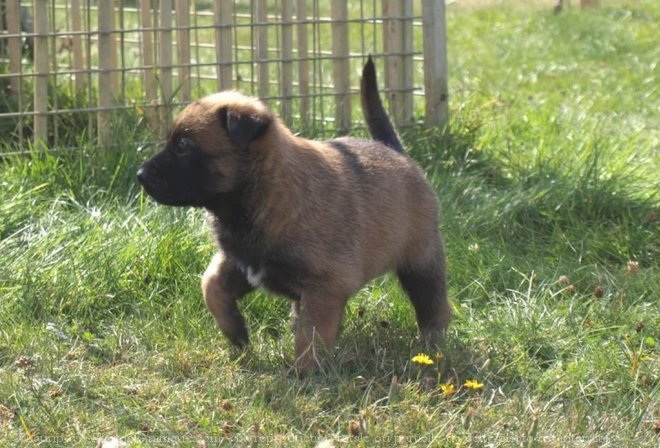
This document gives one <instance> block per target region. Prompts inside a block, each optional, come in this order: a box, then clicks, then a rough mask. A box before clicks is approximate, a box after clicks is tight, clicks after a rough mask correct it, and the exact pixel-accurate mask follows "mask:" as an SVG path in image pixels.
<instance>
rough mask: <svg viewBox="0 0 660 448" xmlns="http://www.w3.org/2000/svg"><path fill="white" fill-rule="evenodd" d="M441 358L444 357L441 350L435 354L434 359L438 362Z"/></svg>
mask: <svg viewBox="0 0 660 448" xmlns="http://www.w3.org/2000/svg"><path fill="white" fill-rule="evenodd" d="M443 359H445V355H443V354H442V352H438V353H436V354H435V360H436V361H438V362H440V361H442V360H443Z"/></svg>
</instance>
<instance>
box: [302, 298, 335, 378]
mask: <svg viewBox="0 0 660 448" xmlns="http://www.w3.org/2000/svg"><path fill="white" fill-rule="evenodd" d="M346 300H347V298H344V297H341V298H337V297H334V298H333V297H327V296H326V297H319V296H315V297H314V296H313V297H310V296H303V297H302V299H301V301H300V306H299V312H300V315H299V317H298V319H297V325H296V328H295V332H296V368H297V369H298V372H299V373H300V374H301V375H305V374H307V373H308V372H310V371H312V370H315V369H317V368H318V367H319V366H320V363H319V355H321V354H322V353H323V352H324V351H325V350H332V349H333V348H334V346H335V340H336V339H337V333H338V332H339V325H340V324H341V318H342V315H343V312H344V305H345V304H346Z"/></svg>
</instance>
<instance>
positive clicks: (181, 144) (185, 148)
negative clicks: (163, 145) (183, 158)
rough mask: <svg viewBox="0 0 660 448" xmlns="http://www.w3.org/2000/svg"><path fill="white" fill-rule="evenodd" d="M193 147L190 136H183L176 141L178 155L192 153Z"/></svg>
mask: <svg viewBox="0 0 660 448" xmlns="http://www.w3.org/2000/svg"><path fill="white" fill-rule="evenodd" d="M192 148H193V143H192V140H190V139H189V138H188V137H181V138H180V139H179V141H178V142H177V143H176V147H175V151H176V153H177V154H178V155H187V154H190V152H191V151H192Z"/></svg>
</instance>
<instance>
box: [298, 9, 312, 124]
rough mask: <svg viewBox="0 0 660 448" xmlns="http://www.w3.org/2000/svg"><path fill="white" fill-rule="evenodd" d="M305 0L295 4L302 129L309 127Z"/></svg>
mask: <svg viewBox="0 0 660 448" xmlns="http://www.w3.org/2000/svg"><path fill="white" fill-rule="evenodd" d="M306 20H307V0H298V2H297V4H296V21H297V22H298V25H297V26H296V36H297V38H298V94H299V95H300V96H301V98H300V104H299V107H300V119H301V121H302V127H303V129H307V128H308V127H309V117H310V115H311V114H310V110H309V60H308V58H309V53H308V52H309V46H308V45H309V44H308V40H307V24H306V23H304V22H305V21H306Z"/></svg>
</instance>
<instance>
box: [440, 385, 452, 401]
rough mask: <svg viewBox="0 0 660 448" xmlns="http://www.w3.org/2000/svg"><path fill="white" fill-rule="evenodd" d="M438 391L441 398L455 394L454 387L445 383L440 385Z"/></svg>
mask: <svg viewBox="0 0 660 448" xmlns="http://www.w3.org/2000/svg"><path fill="white" fill-rule="evenodd" d="M440 390H441V391H442V396H443V397H445V398H449V397H451V396H452V395H453V394H454V392H456V387H455V386H454V385H453V384H452V383H446V384H441V385H440Z"/></svg>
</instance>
